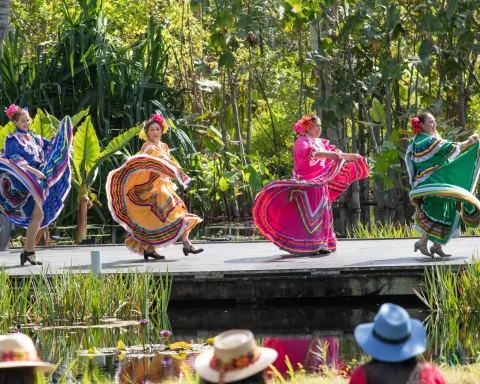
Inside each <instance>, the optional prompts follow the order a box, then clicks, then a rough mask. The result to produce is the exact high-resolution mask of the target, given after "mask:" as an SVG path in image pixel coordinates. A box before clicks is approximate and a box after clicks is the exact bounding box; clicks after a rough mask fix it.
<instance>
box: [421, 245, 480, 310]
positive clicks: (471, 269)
mask: <svg viewBox="0 0 480 384" xmlns="http://www.w3.org/2000/svg"><path fill="white" fill-rule="evenodd" d="M479 288H480V260H479V258H478V251H476V252H475V254H474V255H473V257H472V261H471V262H470V263H466V264H465V265H462V266H460V267H455V266H453V267H452V266H451V265H443V264H436V265H434V266H433V267H432V268H425V272H424V280H423V282H422V284H421V288H420V290H419V291H416V290H415V294H416V295H417V296H418V298H419V299H420V300H421V301H422V302H423V303H424V304H425V305H426V306H427V307H428V308H429V309H430V310H431V311H432V312H436V313H442V314H452V315H460V314H469V313H475V312H480V289H479Z"/></svg>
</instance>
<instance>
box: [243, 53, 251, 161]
mask: <svg viewBox="0 0 480 384" xmlns="http://www.w3.org/2000/svg"><path fill="white" fill-rule="evenodd" d="M248 66H249V70H248V89H247V99H248V101H247V104H248V105H247V143H246V146H245V152H246V154H247V155H250V148H251V144H252V82H253V79H252V68H251V66H252V48H251V47H249V48H248ZM247 163H249V164H250V159H249V158H247Z"/></svg>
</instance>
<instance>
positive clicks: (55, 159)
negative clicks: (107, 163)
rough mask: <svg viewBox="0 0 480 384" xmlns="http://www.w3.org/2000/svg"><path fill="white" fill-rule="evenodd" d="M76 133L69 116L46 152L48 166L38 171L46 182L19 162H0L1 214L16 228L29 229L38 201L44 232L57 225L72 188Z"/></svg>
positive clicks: (0, 160) (4, 160) (61, 124)
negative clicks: (71, 148) (64, 202)
mask: <svg viewBox="0 0 480 384" xmlns="http://www.w3.org/2000/svg"><path fill="white" fill-rule="evenodd" d="M72 131H73V127H72V122H71V120H70V117H68V116H67V117H65V118H64V119H63V120H62V121H61V122H60V127H59V129H58V131H57V133H56V135H55V137H54V138H53V139H52V141H51V146H50V147H49V149H48V150H47V151H46V152H45V159H46V161H45V163H44V164H42V165H41V166H40V167H39V168H38V170H39V171H41V172H42V173H43V174H44V175H45V176H46V179H44V180H38V179H37V178H36V177H35V176H34V175H33V174H31V173H30V172H29V171H27V170H25V169H23V168H22V167H20V166H19V165H17V164H16V163H15V162H13V161H11V160H9V159H6V158H5V157H1V158H0V210H1V211H2V213H3V214H4V215H5V216H6V217H8V219H9V220H10V221H11V222H12V223H14V224H15V225H17V226H20V227H25V228H26V227H28V224H29V223H30V218H31V216H32V212H33V209H34V208H35V201H37V202H39V203H40V204H41V205H42V207H43V214H44V218H43V221H42V223H41V225H40V227H41V228H43V227H46V226H47V225H49V224H50V223H51V222H52V221H54V220H55V219H56V218H57V216H58V215H59V214H60V212H61V211H62V209H63V201H64V200H65V198H66V197H67V194H68V192H69V191H70V186H71V170H70V161H69V154H70V147H71V144H72V139H73V132H72Z"/></svg>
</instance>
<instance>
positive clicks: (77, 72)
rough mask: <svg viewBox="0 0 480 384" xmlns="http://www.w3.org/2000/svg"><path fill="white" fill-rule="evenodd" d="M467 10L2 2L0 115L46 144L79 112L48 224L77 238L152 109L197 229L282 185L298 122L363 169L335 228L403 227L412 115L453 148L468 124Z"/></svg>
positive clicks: (476, 36)
mask: <svg viewBox="0 0 480 384" xmlns="http://www.w3.org/2000/svg"><path fill="white" fill-rule="evenodd" d="M478 9H480V1H459V0H449V1H445V0H443V1H435V0H430V1H416V0H414V1H411V0H408V1H395V2H389V1H386V0H367V1H354V0H350V1H345V0H343V1H339V0H325V1H317V0H191V1H188V0H178V1H174V0H138V1H135V2H129V1H125V0H104V1H101V0H63V1H60V0H51V1H49V2H45V1H43V0H10V1H8V0H0V38H2V36H3V39H4V40H3V44H2V48H1V52H0V106H1V109H2V110H4V109H5V108H6V107H8V106H9V105H10V104H12V103H15V104H19V105H21V106H28V107H29V109H30V112H31V115H32V116H33V117H34V118H35V119H34V124H33V128H32V129H34V130H36V131H37V132H39V133H41V134H43V135H45V136H47V137H48V136H51V135H53V133H54V131H55V128H56V124H57V123H58V120H59V119H61V118H62V117H63V116H65V115H70V116H75V117H74V119H73V122H74V125H75V137H74V156H73V159H72V164H73V167H74V183H73V187H74V188H72V192H71V193H70V195H69V197H68V198H67V201H66V204H65V209H64V211H63V213H62V215H61V216H60V217H59V218H58V220H57V222H56V225H55V228H60V229H61V228H63V229H68V228H70V227H72V228H76V225H75V223H78V224H79V231H77V241H81V240H82V239H85V237H86V236H87V230H86V224H87V222H88V224H89V226H90V227H89V228H92V230H93V229H95V228H97V229H98V228H101V232H102V233H104V232H105V226H109V225H113V224H114V222H113V220H112V219H111V216H110V214H109V211H108V207H107V204H106V196H105V180H106V177H107V175H108V172H109V171H110V170H112V169H114V168H116V167H118V166H120V165H121V164H122V163H123V162H124V161H125V158H126V157H127V156H129V155H131V154H134V153H136V152H137V151H138V150H139V149H140V147H141V144H142V142H141V141H140V140H139V139H138V137H137V136H136V134H137V133H138V131H139V129H140V128H141V127H140V124H141V123H142V121H144V120H145V119H146V118H148V117H149V116H151V114H152V113H153V112H155V111H157V112H160V113H161V114H163V115H164V116H166V117H167V118H168V121H169V125H170V130H169V133H168V134H167V135H166V136H165V137H164V141H165V142H167V143H168V145H169V146H170V148H171V150H172V154H173V156H174V157H175V158H176V159H177V160H178V161H179V162H180V163H181V164H182V166H183V167H184V169H185V171H186V172H187V173H188V174H190V175H191V176H192V177H193V182H192V183H191V184H190V187H189V188H188V189H187V190H185V191H180V194H181V196H182V197H183V199H184V201H185V202H186V204H187V206H188V208H189V210H191V211H192V212H194V213H196V214H198V215H199V216H202V217H204V218H205V226H209V225H212V224H215V223H218V222H222V223H227V222H232V221H235V220H237V221H241V220H243V221H245V222H247V223H248V221H249V220H251V219H250V215H251V205H252V202H253V199H254V197H255V194H256V193H257V192H258V191H259V190H260V188H261V187H262V186H263V185H265V184H266V183H268V182H269V181H270V180H272V179H277V178H290V177H291V170H292V153H291V152H292V146H293V143H294V140H295V136H294V134H293V130H292V126H293V124H294V123H295V122H296V121H297V120H298V119H299V118H301V117H302V116H303V115H305V114H307V113H317V114H318V115H320V116H321V117H322V120H323V133H322V136H323V137H325V138H328V139H329V140H331V141H332V142H333V143H334V144H335V145H337V146H338V147H340V148H341V149H342V150H343V151H344V152H346V151H348V152H358V153H360V154H362V155H364V156H367V157H368V158H369V161H370V165H371V167H372V177H371V178H370V179H369V180H364V181H362V182H360V183H356V184H354V185H353V186H352V187H351V188H350V189H349V190H348V192H347V193H345V194H344V195H343V196H342V197H341V199H340V200H339V201H338V202H337V203H336V206H335V216H336V230H337V232H339V234H340V235H345V234H346V232H347V229H351V228H353V227H355V226H357V225H358V223H362V224H363V225H368V224H370V223H375V222H381V223H391V222H398V223H401V224H405V223H408V222H409V220H410V217H411V215H412V213H413V210H412V207H411V206H410V203H409V199H408V192H409V184H408V180H407V177H406V176H407V175H406V169H405V166H404V162H403V157H404V152H405V148H406V144H407V142H408V139H409V137H410V131H409V126H408V122H409V121H410V119H411V118H412V117H413V116H414V115H415V114H417V113H418V112H420V111H429V112H431V113H433V114H434V115H435V116H436V118H437V120H438V121H439V122H440V127H439V131H440V132H441V133H442V135H443V136H444V137H445V138H447V139H450V140H463V139H465V138H466V137H467V136H468V135H469V134H471V133H472V131H474V130H476V129H477V128H478V126H479V123H480V111H479V108H478V107H479V104H480V99H479V89H480V81H479V67H480V63H479V60H478V57H479V53H480V33H479V31H480V28H479V22H480V14H479V11H478ZM0 125H1V126H2V127H1V129H0V141H1V143H2V144H1V145H3V138H4V137H5V135H6V134H8V133H9V132H11V131H12V130H13V126H12V124H11V123H8V120H7V119H6V116H5V115H4V114H3V113H2V114H0ZM90 205H92V207H91V209H88V208H89V206H90ZM87 209H88V210H87ZM55 228H52V229H53V230H55ZM98 236H101V234H100V233H99V234H98Z"/></svg>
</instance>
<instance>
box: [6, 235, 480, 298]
mask: <svg viewBox="0 0 480 384" xmlns="http://www.w3.org/2000/svg"><path fill="white" fill-rule="evenodd" d="M414 242H415V240H414V239H385V240H340V241H339V244H338V251H337V252H334V253H331V254H330V255H327V256H303V257H296V256H293V255H290V254H288V253H286V252H284V251H280V250H279V249H278V248H277V247H276V246H275V245H273V244H271V243H269V242H261V241H260V242H217V243H214V242H209V243H204V244H198V246H201V247H203V248H204V249H205V252H203V253H201V254H198V255H190V256H188V257H185V256H183V253H182V247H181V245H174V246H171V247H168V248H167V249H164V250H162V252H161V253H162V254H163V255H164V256H166V260H158V261H157V260H153V261H148V262H145V261H144V260H143V258H142V257H140V256H136V255H134V254H132V253H130V252H129V251H128V250H127V249H126V248H125V247H124V246H123V245H112V246H98V245H95V246H79V247H51V248H38V249H37V257H38V258H39V260H41V261H43V262H44V265H43V266H42V267H40V266H23V267H22V266H20V263H19V261H20V257H19V254H20V250H18V249H11V250H8V251H3V252H0V265H2V264H3V265H4V268H5V269H6V270H7V271H8V273H9V274H10V275H11V276H12V278H16V277H20V276H25V275H30V274H31V273H39V272H40V271H41V268H44V269H45V268H48V271H49V273H61V272H62V271H63V270H65V269H69V268H72V269H73V270H74V271H85V272H87V271H88V270H89V269H90V251H92V250H100V251H101V258H102V265H103V272H104V273H121V272H122V271H123V272H125V271H126V270H128V268H132V269H138V270H147V269H148V270H150V271H153V272H156V273H164V272H165V271H166V270H167V268H168V272H169V274H172V275H173V276H174V280H173V281H174V282H173V289H172V298H171V299H172V300H195V301H197V300H235V301H237V302H259V301H268V300H272V299H295V298H332V297H359V296H376V295H413V289H418V288H419V284H420V281H421V279H422V277H423V273H424V269H425V267H426V266H432V265H434V264H436V263H442V264H448V265H450V264H451V265H453V266H454V267H455V268H456V267H458V266H461V265H463V264H464V263H467V262H469V261H471V259H472V257H474V256H475V255H476V254H478V248H479V247H480V237H462V238H459V239H453V240H452V241H451V242H450V243H449V244H448V246H447V247H446V248H445V250H446V251H447V252H449V253H452V254H453V256H452V257H451V258H448V259H441V258H439V257H436V258H435V259H431V258H429V257H424V256H422V255H421V254H420V253H419V252H417V253H414V252H413V244H414Z"/></svg>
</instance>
